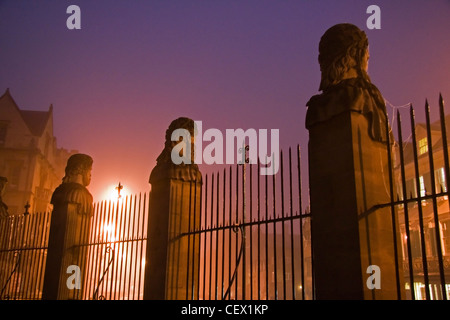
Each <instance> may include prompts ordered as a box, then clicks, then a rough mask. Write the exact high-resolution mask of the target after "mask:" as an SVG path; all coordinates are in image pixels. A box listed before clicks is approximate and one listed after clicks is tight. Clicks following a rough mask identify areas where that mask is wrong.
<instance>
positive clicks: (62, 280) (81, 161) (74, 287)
mask: <svg viewBox="0 0 450 320" xmlns="http://www.w3.org/2000/svg"><path fill="white" fill-rule="evenodd" d="M91 168H92V158H91V157H89V156H87V155H83V154H75V155H72V156H71V157H70V158H69V160H68V161H67V166H66V176H65V177H64V179H63V183H62V184H61V185H60V186H59V187H58V188H56V189H55V191H54V192H53V195H52V201H51V202H52V204H53V206H54V209H53V211H52V215H51V222H50V233H49V239H48V251H47V261H46V265H45V275H44V287H43V290H42V298H43V299H44V300H68V299H81V298H82V294H81V292H82V291H83V288H82V285H83V283H84V281H83V280H84V278H85V276H86V274H85V265H86V252H87V250H84V249H83V248H82V247H81V245H82V244H87V242H88V238H89V228H90V217H91V215H92V211H93V206H92V195H91V194H90V193H89V191H88V190H87V189H86V186H87V185H89V182H90V175H91V174H90V172H91ZM69 266H76V267H75V268H69Z"/></svg>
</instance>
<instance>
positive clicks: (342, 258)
mask: <svg viewBox="0 0 450 320" xmlns="http://www.w3.org/2000/svg"><path fill="white" fill-rule="evenodd" d="M367 130H368V121H367V118H365V117H364V116H363V115H360V114H357V113H354V112H351V111H348V112H346V113H343V114H341V115H339V116H336V117H334V118H333V119H331V120H330V121H327V122H323V123H320V124H317V125H315V126H313V127H311V128H310V130H309V135H310V140H309V166H310V169H309V174H310V199H311V213H312V245H313V258H314V284H315V288H316V298H317V299H373V298H375V299H397V287H396V283H397V279H396V269H395V255H394V252H395V251H394V240H393V234H394V233H393V229H392V216H391V208H390V207H387V208H383V209H378V210H374V211H371V212H370V213H369V214H367V215H364V213H365V212H367V211H368V210H369V209H371V208H373V206H375V205H377V204H383V203H389V202H390V200H391V199H390V193H389V171H388V161H387V146H386V144H384V143H381V142H375V141H373V140H372V139H371V138H370V137H368V135H367ZM397 227H398V224H397ZM396 234H397V241H399V234H398V231H396ZM397 248H398V249H399V253H400V254H401V248H400V246H399V244H397ZM398 262H399V264H400V266H399V275H400V280H401V279H402V278H403V273H402V270H401V266H402V259H401V255H399V256H398ZM370 265H376V266H378V267H380V276H381V278H380V279H381V289H372V290H370V289H369V288H368V287H367V285H366V281H367V279H368V278H369V276H370V275H371V273H370V274H368V273H366V271H367V268H368V267H369V266H370ZM401 286H403V284H401ZM402 290H403V287H402Z"/></svg>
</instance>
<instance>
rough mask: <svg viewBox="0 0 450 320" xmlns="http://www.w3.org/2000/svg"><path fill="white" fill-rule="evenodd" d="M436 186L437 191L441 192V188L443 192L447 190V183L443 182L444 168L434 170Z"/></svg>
mask: <svg viewBox="0 0 450 320" xmlns="http://www.w3.org/2000/svg"><path fill="white" fill-rule="evenodd" d="M435 175H436V184H437V185H436V187H437V192H441V189H442V191H443V192H447V183H446V182H445V170H444V168H439V169H438V170H436V173H435Z"/></svg>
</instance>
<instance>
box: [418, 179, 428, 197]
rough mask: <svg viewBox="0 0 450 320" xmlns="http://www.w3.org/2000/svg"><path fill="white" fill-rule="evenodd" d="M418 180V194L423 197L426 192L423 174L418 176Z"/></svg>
mask: <svg viewBox="0 0 450 320" xmlns="http://www.w3.org/2000/svg"><path fill="white" fill-rule="evenodd" d="M419 182H420V196H421V197H425V196H426V195H427V192H426V190H425V180H424V179H423V176H420V177H419Z"/></svg>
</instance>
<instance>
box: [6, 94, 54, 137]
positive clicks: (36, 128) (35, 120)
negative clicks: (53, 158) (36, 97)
mask: <svg viewBox="0 0 450 320" xmlns="http://www.w3.org/2000/svg"><path fill="white" fill-rule="evenodd" d="M0 99H9V100H10V101H11V102H12V104H13V105H14V106H15V108H16V109H17V112H18V113H19V114H20V115H21V117H22V119H23V121H24V122H25V124H26V125H27V127H28V128H29V129H30V132H31V134H33V135H34V136H38V137H40V136H42V134H43V133H44V130H45V127H46V126H47V123H48V121H49V120H50V118H51V116H52V113H53V106H52V105H50V108H49V110H48V111H32V110H21V109H19V106H18V105H17V103H16V102H15V101H14V99H13V97H12V96H11V93H10V92H9V88H8V89H6V91H5V93H4V94H3V95H2V96H1V97H0Z"/></svg>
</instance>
